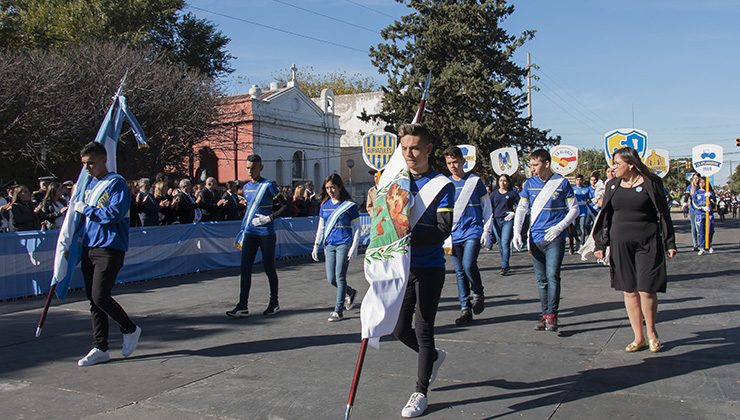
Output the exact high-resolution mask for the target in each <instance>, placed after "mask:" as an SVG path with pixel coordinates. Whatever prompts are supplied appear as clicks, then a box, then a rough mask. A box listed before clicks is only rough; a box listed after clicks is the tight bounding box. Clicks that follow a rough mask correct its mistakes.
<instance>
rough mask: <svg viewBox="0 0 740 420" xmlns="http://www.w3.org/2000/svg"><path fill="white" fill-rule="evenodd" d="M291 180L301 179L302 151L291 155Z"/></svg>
mask: <svg viewBox="0 0 740 420" xmlns="http://www.w3.org/2000/svg"><path fill="white" fill-rule="evenodd" d="M293 179H303V151H301V150H299V151H297V152H295V153H293Z"/></svg>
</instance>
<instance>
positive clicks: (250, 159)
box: [247, 155, 262, 163]
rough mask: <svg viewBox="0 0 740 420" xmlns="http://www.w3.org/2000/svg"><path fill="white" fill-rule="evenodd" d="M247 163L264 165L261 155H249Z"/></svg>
mask: <svg viewBox="0 0 740 420" xmlns="http://www.w3.org/2000/svg"><path fill="white" fill-rule="evenodd" d="M247 162H252V163H262V158H261V157H260V155H249V156H247Z"/></svg>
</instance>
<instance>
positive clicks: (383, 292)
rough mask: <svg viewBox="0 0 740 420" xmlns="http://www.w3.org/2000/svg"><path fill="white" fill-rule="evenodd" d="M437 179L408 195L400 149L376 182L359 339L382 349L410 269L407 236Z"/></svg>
mask: <svg viewBox="0 0 740 420" xmlns="http://www.w3.org/2000/svg"><path fill="white" fill-rule="evenodd" d="M449 182H450V180H449V179H447V177H445V176H443V175H438V176H437V177H435V178H434V179H432V180H430V181H429V182H427V183H426V184H425V185H424V187H422V188H421V190H419V192H418V194H417V195H416V197H414V196H413V195H412V193H411V179H410V175H409V170H408V168H407V166H406V162H405V161H404V159H403V155H402V153H401V148H400V147H399V148H397V149H396V151H395V152H394V153H393V156H391V160H390V161H389V162H388V165H387V166H386V168H385V170H384V171H383V175H382V176H381V177H380V182H379V183H378V192H377V195H376V202H375V207H374V208H373V209H372V213H371V214H370V217H371V222H370V245H369V247H368V249H367V251H366V253H365V267H364V268H365V279H366V280H367V281H368V283H370V288H369V289H368V291H367V293H366V294H365V297H364V299H363V300H362V306H361V308H360V319H361V321H362V338H363V339H368V344H370V345H371V346H373V347H375V348H379V347H380V337H382V336H384V335H388V334H390V333H391V332H393V329H394V328H395V326H396V322H397V321H398V313H399V311H400V310H401V303H402V302H403V295H404V293H405V291H406V283H407V282H408V279H409V272H410V268H411V231H412V230H413V228H414V226H415V225H416V223H417V222H418V221H419V219H420V218H421V216H422V215H423V214H424V212H425V211H426V209H427V208H428V207H429V205H430V204H431V203H432V202H433V201H434V199H435V198H436V197H437V194H439V192H440V191H441V190H442V188H443V187H444V186H445V185H447V184H448V183H449Z"/></svg>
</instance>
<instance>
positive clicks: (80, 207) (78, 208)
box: [75, 201, 85, 214]
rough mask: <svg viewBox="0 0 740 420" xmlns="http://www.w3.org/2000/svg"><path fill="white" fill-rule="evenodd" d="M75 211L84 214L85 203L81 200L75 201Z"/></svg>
mask: <svg viewBox="0 0 740 420" xmlns="http://www.w3.org/2000/svg"><path fill="white" fill-rule="evenodd" d="M75 211H76V212H77V213H80V214H84V213H85V203H83V202H82V201H78V202H76V203H75Z"/></svg>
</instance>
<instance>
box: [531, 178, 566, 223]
mask: <svg viewBox="0 0 740 420" xmlns="http://www.w3.org/2000/svg"><path fill="white" fill-rule="evenodd" d="M556 177H557V178H556ZM562 182H563V177H562V176H560V175H556V174H553V177H552V178H550V180H549V181H547V182H546V183H545V186H544V187H542V190H541V191H540V193H539V194H538V195H537V198H535V200H534V203H532V213H531V215H530V222H529V226H530V230H531V229H532V225H534V223H535V222H536V221H537V218H538V217H540V213H542V209H544V208H545V204H547V201H548V200H549V199H550V197H552V194H553V193H554V192H555V190H557V189H558V187H559V186H560V184H561V183H562Z"/></svg>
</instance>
